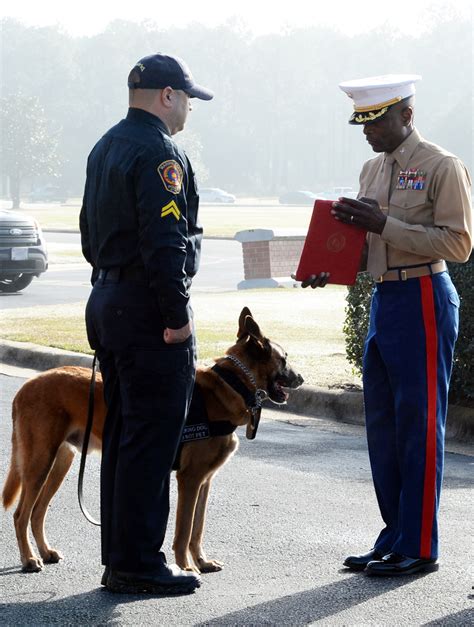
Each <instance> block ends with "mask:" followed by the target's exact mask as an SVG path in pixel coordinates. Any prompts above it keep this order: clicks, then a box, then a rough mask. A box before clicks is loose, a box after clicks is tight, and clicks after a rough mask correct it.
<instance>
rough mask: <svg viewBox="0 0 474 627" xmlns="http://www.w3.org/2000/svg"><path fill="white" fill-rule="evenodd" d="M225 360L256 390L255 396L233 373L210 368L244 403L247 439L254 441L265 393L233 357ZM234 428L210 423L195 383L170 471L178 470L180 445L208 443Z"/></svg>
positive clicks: (216, 367)
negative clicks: (243, 374) (246, 416)
mask: <svg viewBox="0 0 474 627" xmlns="http://www.w3.org/2000/svg"><path fill="white" fill-rule="evenodd" d="M224 359H229V360H230V361H232V362H233V363H234V364H235V365H237V366H238V367H239V368H240V369H241V370H243V372H244V373H245V374H246V375H247V377H248V378H249V379H250V381H251V383H252V384H253V385H254V386H255V388H256V391H255V392H252V391H251V390H249V388H248V387H247V386H246V385H245V384H244V383H243V382H242V381H241V379H239V377H238V376H237V375H236V374H235V373H234V372H232V370H229V369H227V368H222V367H221V366H219V365H217V364H215V365H214V366H213V367H212V370H213V371H214V372H215V373H216V374H217V375H218V376H219V377H220V378H221V379H222V380H223V381H225V383H227V384H228V385H229V386H230V387H231V388H232V389H233V390H234V391H235V392H237V394H240V396H241V397H242V398H243V399H244V401H245V405H246V406H247V408H248V409H249V410H250V415H251V420H250V423H249V426H250V427H251V429H250V433H251V435H250V436H249V429H247V437H248V438H249V439H253V438H255V435H256V434H257V428H258V422H259V420H260V412H261V409H262V401H263V400H265V398H267V396H268V394H267V392H266V391H265V390H261V389H259V388H257V384H256V381H255V378H254V376H253V375H252V373H251V372H250V371H249V370H248V368H247V367H246V366H245V365H244V364H243V363H242V362H241V361H239V360H238V359H237V358H236V357H234V356H233V355H226V356H225V357H224ZM236 428H237V425H234V424H233V423H232V422H230V420H209V416H208V414H207V409H206V403H205V401H204V396H203V393H202V390H201V388H200V386H199V384H198V383H196V384H195V386H194V390H193V396H192V399H191V405H190V407H189V413H188V416H187V418H186V423H185V425H184V429H183V434H182V436H181V443H180V445H179V448H178V451H177V453H176V457H175V460H174V463H173V470H179V466H180V459H181V451H182V448H183V444H186V443H187V442H196V441H198V440H207V439H208V438H211V437H214V436H219V435H230V434H231V433H233V432H234V431H235V430H236Z"/></svg>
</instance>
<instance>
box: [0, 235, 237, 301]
mask: <svg viewBox="0 0 474 627" xmlns="http://www.w3.org/2000/svg"><path fill="white" fill-rule="evenodd" d="M45 237H46V240H47V243H48V249H49V254H50V257H51V258H52V259H54V260H55V261H56V262H54V263H51V264H50V267H49V269H48V270H47V272H45V273H44V274H42V275H40V276H39V277H38V278H35V279H33V282H32V283H31V284H30V285H29V286H28V287H27V288H26V289H25V290H24V291H23V292H18V293H16V294H5V293H3V292H0V308H2V309H14V308H16V307H33V306H35V305H55V304H57V305H59V304H65V303H73V302H78V301H84V300H87V298H88V296H89V292H90V266H89V265H88V264H87V263H85V262H79V263H78V262H76V263H58V262H60V260H61V257H62V256H67V254H71V253H72V254H74V255H78V254H79V252H80V239H79V234H78V233H46V234H45ZM77 258H78V257H77ZM243 278H244V266H243V261H242V244H241V243H240V242H237V241H233V240H214V239H205V240H204V241H203V245H202V256H201V267H200V269H199V272H198V274H197V275H196V277H195V279H194V281H193V287H192V290H193V293H195V292H200V291H202V292H214V291H219V292H224V291H227V290H236V289H237V284H238V283H239V282H240V281H242V280H243Z"/></svg>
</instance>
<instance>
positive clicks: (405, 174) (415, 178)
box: [396, 169, 426, 190]
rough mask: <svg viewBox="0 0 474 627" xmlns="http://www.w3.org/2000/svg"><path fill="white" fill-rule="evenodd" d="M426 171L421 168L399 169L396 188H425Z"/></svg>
mask: <svg viewBox="0 0 474 627" xmlns="http://www.w3.org/2000/svg"><path fill="white" fill-rule="evenodd" d="M425 183H426V172H424V171H423V170H416V169H414V170H400V172H399V173H398V176H397V187H396V189H414V190H422V189H425Z"/></svg>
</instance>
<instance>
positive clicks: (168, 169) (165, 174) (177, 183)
mask: <svg viewBox="0 0 474 627" xmlns="http://www.w3.org/2000/svg"><path fill="white" fill-rule="evenodd" d="M157 170H158V174H159V175H160V177H161V180H162V181H163V185H164V186H165V189H166V190H167V191H168V192H171V193H172V194H179V192H180V191H181V185H182V183H183V169H182V168H181V166H180V165H179V163H178V162H177V161H174V160H172V159H169V160H168V161H163V163H160V165H159V166H158V168H157Z"/></svg>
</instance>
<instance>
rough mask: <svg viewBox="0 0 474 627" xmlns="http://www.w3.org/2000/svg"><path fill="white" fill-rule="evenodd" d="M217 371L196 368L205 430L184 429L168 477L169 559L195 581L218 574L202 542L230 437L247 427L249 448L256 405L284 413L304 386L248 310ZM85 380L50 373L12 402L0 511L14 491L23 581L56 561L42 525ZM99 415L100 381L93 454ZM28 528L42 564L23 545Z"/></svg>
mask: <svg viewBox="0 0 474 627" xmlns="http://www.w3.org/2000/svg"><path fill="white" fill-rule="evenodd" d="M215 362H216V364H215V366H213V367H199V368H198V370H197V375H196V388H197V393H200V396H201V399H202V400H203V403H202V404H203V405H204V407H205V410H206V412H207V417H208V423H207V424H208V427H205V425H204V426H203V425H198V426H197V427H196V426H194V427H190V428H189V431H188V436H187V437H188V439H189V438H190V437H192V434H193V432H194V433H196V432H198V433H199V436H200V437H199V439H195V440H193V441H185V442H184V443H183V444H182V447H181V450H180V454H179V466H178V470H177V475H176V477H177V481H178V504H177V512H176V529H175V537H174V543H173V550H174V552H175V557H176V563H177V564H178V565H179V566H180V567H181V568H184V569H191V570H196V571H198V572H212V571H218V570H221V568H222V563H221V562H219V561H217V560H212V559H208V558H207V557H206V555H205V553H204V551H203V548H202V538H203V532H204V523H205V515H206V505H207V499H208V495H209V489H210V487H211V481H212V479H213V477H214V475H215V474H216V472H217V471H218V469H219V468H220V467H221V466H222V465H223V464H224V463H225V462H226V461H227V460H228V459H229V458H230V457H231V456H232V455H233V454H234V453H235V452H236V450H237V448H238V443H239V440H238V438H237V436H236V435H235V433H234V430H235V428H236V427H238V426H241V425H247V437H249V438H250V439H253V437H255V433H256V429H257V426H258V419H259V412H260V407H261V401H262V400H264V399H265V398H268V399H269V400H271V401H272V402H274V403H277V404H282V403H284V402H286V400H287V398H288V393H287V392H285V391H284V390H283V389H282V388H284V387H285V388H297V387H299V386H300V385H301V384H302V383H303V379H302V377H301V376H300V375H299V374H297V373H296V372H295V371H294V370H293V369H292V368H291V367H290V366H289V364H288V363H287V355H286V353H285V351H284V350H283V348H282V347H281V346H279V345H278V344H275V343H274V342H271V341H270V340H268V339H267V338H266V337H264V336H263V335H262V333H261V331H260V328H259V326H258V324H257V323H256V322H255V320H254V319H253V317H252V314H251V313H250V311H249V309H248V308H247V307H244V309H243V310H242V312H241V314H240V317H239V330H238V333H237V342H236V343H235V344H234V345H233V346H231V347H230V348H229V349H228V350H227V351H226V353H225V356H224V357H221V358H218V359H216V360H215ZM90 374H91V373H90V370H88V369H87V368H79V367H73V366H65V367H62V368H54V369H52V370H48V371H46V372H44V373H42V374H40V375H38V376H36V377H34V378H32V379H30V380H29V381H27V382H26V383H25V384H24V385H23V386H22V387H21V389H20V390H19V391H18V393H17V394H16V396H15V398H14V400H13V408H12V419H13V433H12V457H11V462H10V470H9V473H8V476H7V479H6V481H5V485H4V488H3V505H4V507H5V508H6V509H7V508H8V507H10V506H11V505H12V503H13V502H14V500H15V498H16V496H17V495H18V493H19V492H20V490H21V494H20V501H19V504H18V507H17V509H16V511H15V514H14V521H15V531H16V536H17V540H18V546H19V549H20V556H21V562H22V565H23V570H24V571H25V572H38V571H40V570H41V569H42V567H43V563H44V562H45V563H55V562H58V561H59V560H60V559H61V558H62V555H61V554H60V553H59V551H57V550H56V549H53V548H51V547H50V545H49V542H48V540H47V539H46V536H45V531H44V519H45V516H46V511H47V508H48V505H49V503H50V501H51V499H52V497H53V496H54V494H55V493H56V491H57V490H58V488H59V486H60V485H61V483H62V481H63V479H64V477H65V476H66V473H67V472H68V470H69V468H70V466H71V463H72V461H73V459H74V455H75V453H76V450H77V449H76V447H81V445H82V440H83V435H84V431H85V427H86V422H87V405H88V396H89V384H90ZM195 396H196V395H195ZM105 413H106V407H105V404H104V400H103V395H102V380H101V378H100V375H98V376H97V381H96V394H95V407H94V422H93V427H92V432H91V438H90V442H89V450H100V448H101V437H102V428H103V425H104V419H105ZM229 427H230V428H229ZM206 430H207V431H206ZM204 431H206V432H204ZM186 433H187V431H186V429H185V434H186ZM216 433H217V435H216ZM222 433H224V435H222ZM202 436H204V437H202ZM30 521H31V529H32V532H33V536H34V538H35V540H36V544H37V546H38V550H39V553H40V555H41V559H40V558H38V557H37V556H36V555H35V554H34V552H33V548H32V546H31V544H30V541H29V534H28V525H29V523H30Z"/></svg>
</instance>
